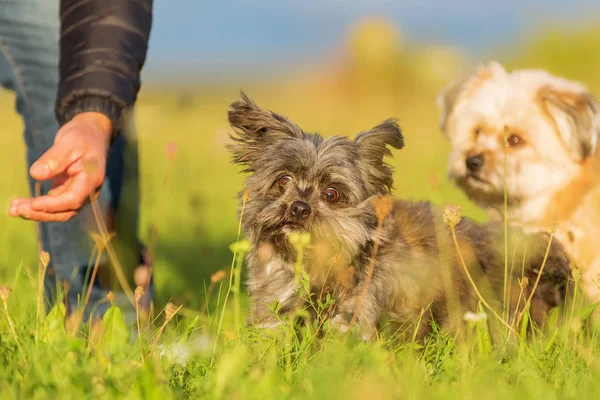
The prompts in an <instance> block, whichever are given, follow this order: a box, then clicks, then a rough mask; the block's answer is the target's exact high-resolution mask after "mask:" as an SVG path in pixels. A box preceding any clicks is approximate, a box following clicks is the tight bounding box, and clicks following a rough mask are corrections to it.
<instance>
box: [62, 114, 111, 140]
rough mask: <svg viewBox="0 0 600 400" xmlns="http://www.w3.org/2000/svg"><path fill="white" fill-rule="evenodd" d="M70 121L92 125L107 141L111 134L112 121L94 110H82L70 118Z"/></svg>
mask: <svg viewBox="0 0 600 400" xmlns="http://www.w3.org/2000/svg"><path fill="white" fill-rule="evenodd" d="M71 120H72V121H74V122H75V121H77V122H81V123H84V124H89V125H93V126H94V127H95V128H97V130H98V132H99V133H100V134H101V135H102V137H103V138H104V139H106V142H107V143H109V142H110V141H111V139H112V136H113V131H114V129H113V123H112V121H111V120H110V118H108V117H107V116H106V115H104V114H102V113H100V112H96V111H84V112H82V113H79V114H76V115H74V116H73V118H72V119H71Z"/></svg>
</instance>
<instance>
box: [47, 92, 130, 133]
mask: <svg viewBox="0 0 600 400" xmlns="http://www.w3.org/2000/svg"><path fill="white" fill-rule="evenodd" d="M122 109H123V105H122V104H120V103H119V102H118V101H116V100H115V99H114V98H112V97H111V96H99V95H94V94H90V93H86V92H83V93H72V94H71V95H70V96H68V97H67V98H65V99H63V100H61V101H59V102H57V107H56V115H57V117H58V121H59V123H60V125H61V126H62V125H64V124H66V123H67V122H69V121H71V120H72V119H74V118H75V117H76V116H79V115H82V114H85V116H84V117H81V118H82V119H85V120H88V118H89V119H91V120H92V122H98V120H97V119H96V117H98V114H100V115H102V116H104V117H106V119H108V121H109V124H108V125H109V127H110V128H109V129H111V140H114V139H115V137H116V136H117V134H118V131H119V130H120V128H119V126H120V123H121V111H122ZM88 114H90V115H88ZM92 115H93V116H92ZM102 120H103V118H102ZM101 123H102V127H103V129H104V128H106V126H107V124H106V122H105V121H102V122H101Z"/></svg>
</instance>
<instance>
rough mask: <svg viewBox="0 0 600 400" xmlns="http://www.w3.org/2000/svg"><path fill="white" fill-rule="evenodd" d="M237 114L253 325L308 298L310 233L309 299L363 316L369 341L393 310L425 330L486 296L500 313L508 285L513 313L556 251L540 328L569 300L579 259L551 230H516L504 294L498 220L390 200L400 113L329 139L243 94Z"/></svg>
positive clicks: (406, 326)
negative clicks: (297, 241)
mask: <svg viewBox="0 0 600 400" xmlns="http://www.w3.org/2000/svg"><path fill="white" fill-rule="evenodd" d="M228 115H229V122H230V124H231V126H232V127H233V129H234V131H235V135H233V136H232V139H233V141H234V142H233V144H231V145H229V146H228V147H229V149H230V150H231V152H232V153H233V158H234V162H235V163H238V164H241V165H244V166H245V172H248V173H250V175H249V177H248V178H247V180H246V189H245V191H244V192H245V195H244V196H243V198H244V214H243V219H242V228H243V231H244V233H245V235H246V237H247V238H248V240H249V241H250V243H251V244H252V250H251V251H250V252H249V254H248V256H247V263H248V289H249V291H250V296H251V309H252V317H251V320H252V323H254V324H256V325H259V326H262V327H274V326H276V325H278V324H279V323H280V321H281V317H282V316H286V315H294V313H295V312H296V310H298V309H299V308H303V307H304V308H306V306H307V301H308V300H309V299H307V298H306V297H303V296H300V294H299V293H300V290H299V289H300V286H301V284H300V282H299V280H298V279H297V274H298V268H297V264H296V260H297V257H298V254H297V250H296V249H297V248H296V247H295V246H294V245H293V243H292V242H291V240H290V239H291V238H292V237H293V236H294V233H309V234H310V237H311V241H310V244H308V245H307V246H306V249H305V254H304V253H303V255H304V257H303V261H302V265H301V268H302V270H303V271H305V272H306V273H307V275H308V276H309V279H310V296H312V297H311V298H313V299H314V298H317V297H323V296H324V295H325V294H329V295H330V297H332V298H333V299H334V300H335V307H334V308H333V311H331V313H330V314H329V317H331V320H332V321H333V324H334V326H336V327H338V328H339V329H341V330H347V329H348V328H349V327H350V326H351V325H354V324H356V325H357V326H358V327H359V329H360V331H361V333H362V336H363V338H365V339H370V338H372V337H373V336H374V335H375V334H377V333H378V332H379V330H380V328H381V326H382V325H381V322H382V319H383V318H382V317H384V316H385V317H387V320H388V322H389V324H386V325H387V326H390V327H392V328H393V332H394V333H395V334H397V335H399V333H400V332H411V333H410V335H414V336H415V337H417V338H424V337H425V336H426V335H427V334H428V333H430V332H431V330H432V322H435V323H436V324H437V325H439V326H441V327H442V328H448V329H450V330H453V329H459V328H460V327H461V326H462V324H463V321H464V315H465V313H467V312H477V311H478V310H477V305H478V302H479V301H480V296H481V297H483V298H484V299H485V301H486V303H487V305H489V306H490V307H493V308H494V309H496V310H501V308H502V300H503V297H504V296H505V293H507V294H506V297H507V299H508V304H510V307H509V309H510V315H511V316H514V315H516V314H517V313H519V312H520V311H521V309H522V308H523V306H524V305H525V303H526V300H527V299H528V298H529V296H530V295H531V292H532V289H533V287H534V286H535V285H534V282H536V280H538V274H539V273H540V268H541V266H542V264H544V258H545V255H546V250H547V249H548V248H549V252H548V255H547V259H546V262H545V264H544V268H543V271H542V273H541V275H540V279H539V282H538V283H537V287H536V289H535V291H534V293H533V296H532V297H531V308H530V313H531V317H532V320H533V321H534V322H535V323H536V324H538V325H543V323H544V321H545V319H546V317H547V314H548V311H549V310H550V309H551V308H553V307H559V306H561V305H562V304H563V303H564V299H565V296H566V292H567V288H568V287H569V281H570V280H569V277H570V267H569V262H570V261H569V259H568V257H567V256H566V254H565V252H564V251H563V249H562V247H561V246H560V245H559V244H558V243H556V242H549V239H550V236H549V235H548V234H546V233H540V234H535V235H525V234H524V233H523V232H522V231H520V230H517V229H513V230H511V231H510V234H509V236H510V237H511V238H512V239H511V248H510V249H509V254H510V255H511V256H513V253H514V256H513V259H514V260H516V261H515V262H514V263H512V264H511V272H512V273H511V275H510V277H509V284H508V290H507V291H505V290H504V273H505V272H504V240H503V235H504V231H503V226H502V225H501V224H499V225H496V224H491V225H483V226H482V225H479V224H477V223H475V222H474V221H471V220H469V219H467V218H460V217H458V218H457V217H456V216H452V215H449V216H448V215H446V216H444V214H443V212H442V210H439V209H438V208H436V207H435V206H432V205H430V204H429V203H427V202H409V201H404V200H392V199H391V198H390V197H389V194H390V192H391V189H392V184H393V171H392V168H391V166H390V165H388V164H387V163H386V162H385V161H384V157H385V156H386V155H391V152H390V149H389V148H390V147H391V148H396V149H401V148H402V147H404V138H403V135H402V133H401V130H400V128H399V127H398V125H397V123H396V121H395V120H393V119H390V120H387V121H385V122H383V123H381V124H380V125H378V126H376V127H374V128H372V129H371V130H369V131H366V132H363V133H360V134H359V135H357V136H356V138H355V139H354V140H350V139H348V138H345V137H339V136H334V137H330V138H328V139H324V138H323V137H322V136H320V135H319V134H316V133H306V132H304V131H303V130H302V129H301V128H300V127H299V126H298V125H296V124H295V123H293V122H292V121H290V120H289V119H287V118H286V117H284V116H282V115H278V114H276V113H273V112H271V111H267V110H264V109H261V108H260V107H259V106H258V105H257V104H255V103H254V102H253V101H252V100H251V99H249V98H248V97H247V96H246V95H245V94H243V93H242V100H241V101H237V102H234V103H233V104H232V105H231V108H230V110H229V114H228ZM407 173H409V172H407ZM453 217H454V218H453ZM453 219H454V220H453ZM452 229H454V232H455V234H456V240H454V238H453V235H452V232H453V231H452ZM549 243H551V246H550V247H548V246H549ZM457 245H458V248H459V249H460V251H457ZM525 245H526V246H525ZM524 249H526V250H524ZM375 250H376V254H375ZM465 267H466V269H467V270H468V271H469V273H468V274H467V273H466V271H465ZM471 280H472V282H471ZM473 283H474V284H475V286H476V287H477V288H478V292H479V293H477V291H476V290H475V288H474V287H473ZM274 304H275V305H276V307H273V305H274ZM518 304H520V306H519V309H517V305H518ZM274 310H275V312H274Z"/></svg>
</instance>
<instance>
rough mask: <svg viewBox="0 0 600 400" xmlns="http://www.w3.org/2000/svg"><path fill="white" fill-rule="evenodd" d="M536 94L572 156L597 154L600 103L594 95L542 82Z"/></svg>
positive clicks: (577, 158) (581, 158) (579, 156)
mask: <svg viewBox="0 0 600 400" xmlns="http://www.w3.org/2000/svg"><path fill="white" fill-rule="evenodd" d="M538 98H539V101H540V103H541V106H542V108H543V110H544V111H545V112H546V113H547V115H548V116H549V117H550V118H551V119H552V122H553V123H554V125H555V127H556V131H557V132H558V135H559V136H560V138H561V139H562V141H563V142H564V143H565V145H566V147H567V149H568V150H569V152H570V153H571V155H572V156H573V158H574V159H575V160H577V161H584V160H585V159H587V158H588V157H590V156H593V155H595V154H596V151H597V150H598V140H599V139H600V105H599V104H598V102H597V101H596V99H595V98H594V96H593V95H591V94H590V93H589V92H578V91H573V90H563V89H560V90H559V89H557V88H554V87H552V86H544V87H543V88H541V89H540V91H539V93H538Z"/></svg>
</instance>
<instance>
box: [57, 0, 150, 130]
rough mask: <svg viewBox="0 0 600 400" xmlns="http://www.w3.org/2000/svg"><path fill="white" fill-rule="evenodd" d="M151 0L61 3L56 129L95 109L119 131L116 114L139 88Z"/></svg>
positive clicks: (131, 101) (130, 102) (129, 103)
mask: <svg viewBox="0 0 600 400" xmlns="http://www.w3.org/2000/svg"><path fill="white" fill-rule="evenodd" d="M152 6H153V0H61V5H60V20H61V28H60V83H59V89H58V94H57V99H56V116H57V118H58V121H59V123H60V124H61V125H63V124H64V123H66V122H68V121H69V120H70V119H71V118H73V117H74V116H75V115H76V114H79V113H81V112H84V111H96V112H101V113H103V114H105V115H107V116H108V117H109V118H110V120H111V121H112V122H113V126H114V127H115V130H116V129H118V126H119V122H120V118H121V112H122V110H123V109H125V108H127V107H130V106H132V105H133V104H134V103H135V101H136V98H137V94H138V91H139V89H140V85H141V81H140V72H141V70H142V67H143V65H144V62H145V60H146V53H147V50H148V40H149V37H150V29H151V26H152Z"/></svg>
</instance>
